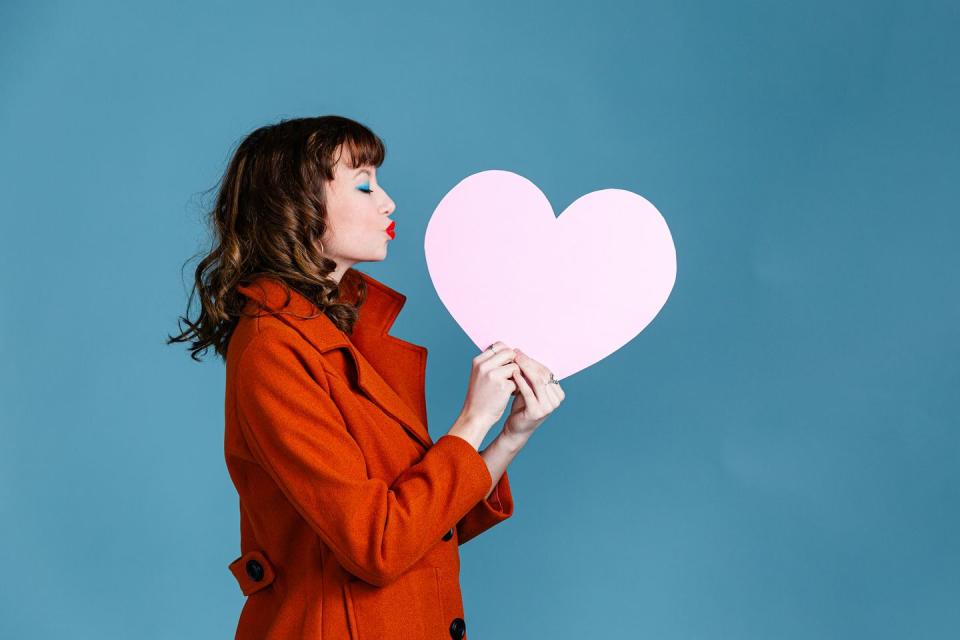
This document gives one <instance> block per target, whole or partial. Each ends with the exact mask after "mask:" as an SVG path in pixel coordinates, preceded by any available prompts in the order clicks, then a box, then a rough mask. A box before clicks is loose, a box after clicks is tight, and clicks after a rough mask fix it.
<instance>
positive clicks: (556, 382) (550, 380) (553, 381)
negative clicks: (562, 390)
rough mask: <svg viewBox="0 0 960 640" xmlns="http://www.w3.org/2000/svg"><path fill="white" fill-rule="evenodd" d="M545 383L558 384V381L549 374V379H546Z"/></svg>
mask: <svg viewBox="0 0 960 640" xmlns="http://www.w3.org/2000/svg"><path fill="white" fill-rule="evenodd" d="M547 384H560V381H559V380H557V379H556V378H554V377H553V374H552V373H551V374H550V379H549V380H547Z"/></svg>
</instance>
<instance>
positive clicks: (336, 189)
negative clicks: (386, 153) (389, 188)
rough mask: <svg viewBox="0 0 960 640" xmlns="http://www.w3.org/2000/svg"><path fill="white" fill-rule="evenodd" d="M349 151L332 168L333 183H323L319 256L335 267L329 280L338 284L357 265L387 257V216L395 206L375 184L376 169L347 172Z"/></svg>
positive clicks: (389, 238) (371, 167)
mask: <svg viewBox="0 0 960 640" xmlns="http://www.w3.org/2000/svg"><path fill="white" fill-rule="evenodd" d="M348 154H349V151H346V150H344V152H343V154H342V155H341V156H340V160H339V161H338V162H337V165H336V167H335V168H334V177H333V181H331V182H327V183H326V205H327V222H328V224H327V229H326V231H325V233H324V235H323V238H322V239H321V242H322V243H323V251H322V254H323V255H324V257H327V258H330V259H331V260H334V261H335V262H336V263H337V269H336V271H335V272H334V273H332V274H330V277H331V278H333V279H334V280H335V281H337V282H340V278H341V277H343V274H344V273H346V271H347V269H349V268H350V267H352V266H353V265H354V264H356V263H358V262H371V261H378V260H383V259H384V258H386V257H387V243H388V242H390V240H391V237H390V234H388V233H387V227H389V226H390V225H391V223H392V222H393V221H392V220H391V219H390V218H388V217H387V216H389V215H390V214H391V213H393V211H394V209H396V208H397V207H396V205H395V204H394V202H393V200H391V199H390V196H388V195H387V192H386V191H384V190H383V189H382V188H381V186H380V184H379V183H378V182H377V169H376V167H373V166H363V167H359V168H357V169H351V168H350V165H349V160H350V158H349V157H348Z"/></svg>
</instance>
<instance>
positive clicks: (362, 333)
mask: <svg viewBox="0 0 960 640" xmlns="http://www.w3.org/2000/svg"><path fill="white" fill-rule="evenodd" d="M351 273H352V274H354V275H352V276H351ZM357 280H362V281H363V282H364V283H365V284H366V286H367V298H366V300H365V301H364V303H363V304H362V305H361V306H360V312H359V317H358V318H357V321H356V323H355V324H354V326H353V333H352V334H351V335H349V336H348V335H347V334H346V333H344V332H343V331H341V330H340V329H339V328H338V327H337V326H336V325H335V324H333V322H332V321H331V320H330V318H328V317H327V316H326V315H325V314H323V313H321V312H320V310H319V309H318V308H317V307H316V306H315V305H314V304H313V303H312V302H311V301H310V300H309V299H307V298H306V297H304V296H302V295H301V294H299V293H297V292H296V291H293V290H290V300H289V301H286V297H287V290H286V289H285V287H284V285H283V284H282V283H281V282H280V281H279V280H276V279H273V278H269V277H266V276H264V277H260V278H258V279H256V280H254V281H253V282H252V283H250V284H247V285H239V286H238V287H237V291H238V292H239V293H241V294H243V295H244V296H245V297H247V298H248V301H247V304H246V306H245V307H244V312H245V313H257V314H266V315H275V316H276V317H277V318H278V319H279V320H281V321H282V322H284V323H285V324H287V325H289V326H290V327H292V328H293V329H295V330H296V331H297V332H299V333H300V334H301V335H302V336H303V337H304V338H305V339H306V340H307V341H308V342H310V343H311V344H312V345H313V346H314V347H315V348H316V349H317V350H318V351H319V352H320V353H328V352H331V351H334V350H336V349H340V350H342V351H341V353H343V354H344V355H346V356H347V357H348V359H349V360H351V361H352V363H353V365H354V368H355V369H356V371H357V383H358V385H359V386H360V388H361V389H362V390H363V391H364V393H365V394H366V395H367V397H369V398H370V399H371V400H373V402H375V403H376V404H377V405H378V406H379V407H380V408H381V409H382V410H383V411H385V412H386V413H387V414H389V415H390V416H391V417H393V418H394V419H395V420H397V421H398V422H399V423H400V424H401V425H402V426H403V428H404V429H405V430H406V432H407V433H408V434H409V435H410V436H411V437H413V438H414V440H416V441H417V442H419V443H420V444H422V445H423V446H424V447H427V448H429V447H430V446H431V445H432V444H433V441H432V440H431V439H430V434H429V432H428V431H427V408H426V404H425V402H424V383H425V377H426V364H427V349H426V347H422V346H420V345H417V344H413V343H412V342H407V341H406V340H401V339H400V338H397V337H394V336H391V335H389V334H388V333H387V332H388V331H389V330H390V327H392V326H393V323H394V320H396V318H397V315H398V314H399V313H400V310H401V309H402V308H403V306H404V304H405V303H406V300H407V297H406V296H405V295H403V294H402V293H400V292H399V291H396V290H394V289H391V288H390V287H388V286H387V285H385V284H384V283H382V282H380V281H379V280H376V279H375V278H373V277H372V276H370V275H369V274H366V273H364V272H362V271H358V270H356V269H353V268H351V269H349V270H348V271H347V273H346V274H344V276H343V278H342V279H341V284H342V285H343V286H342V289H343V291H342V293H341V298H340V299H349V300H353V299H355V298H354V295H353V294H354V293H355V289H354V288H353V286H351V285H350V284H349V283H355V282H356V281H357ZM285 301H286V302H285ZM258 308H259V310H258ZM318 314H319V315H318ZM314 315H316V317H315V318H310V319H303V318H304V317H309V316H314ZM298 316H300V317H298Z"/></svg>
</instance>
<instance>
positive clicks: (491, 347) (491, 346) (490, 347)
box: [484, 345, 497, 353]
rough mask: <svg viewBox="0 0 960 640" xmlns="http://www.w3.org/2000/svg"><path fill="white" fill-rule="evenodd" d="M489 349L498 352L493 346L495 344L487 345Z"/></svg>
mask: <svg viewBox="0 0 960 640" xmlns="http://www.w3.org/2000/svg"><path fill="white" fill-rule="evenodd" d="M487 349H490V351H493V352H494V353H496V352H497V350H496V349H494V348H493V345H490V346H489V347H487ZM487 349H484V351H486V350H487Z"/></svg>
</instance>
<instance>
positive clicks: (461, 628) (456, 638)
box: [450, 618, 467, 640]
mask: <svg viewBox="0 0 960 640" xmlns="http://www.w3.org/2000/svg"><path fill="white" fill-rule="evenodd" d="M466 632H467V623H466V622H464V621H463V618H454V619H453V622H451V623H450V637H451V638H453V640H460V639H461V638H463V634H465V633H466Z"/></svg>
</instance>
